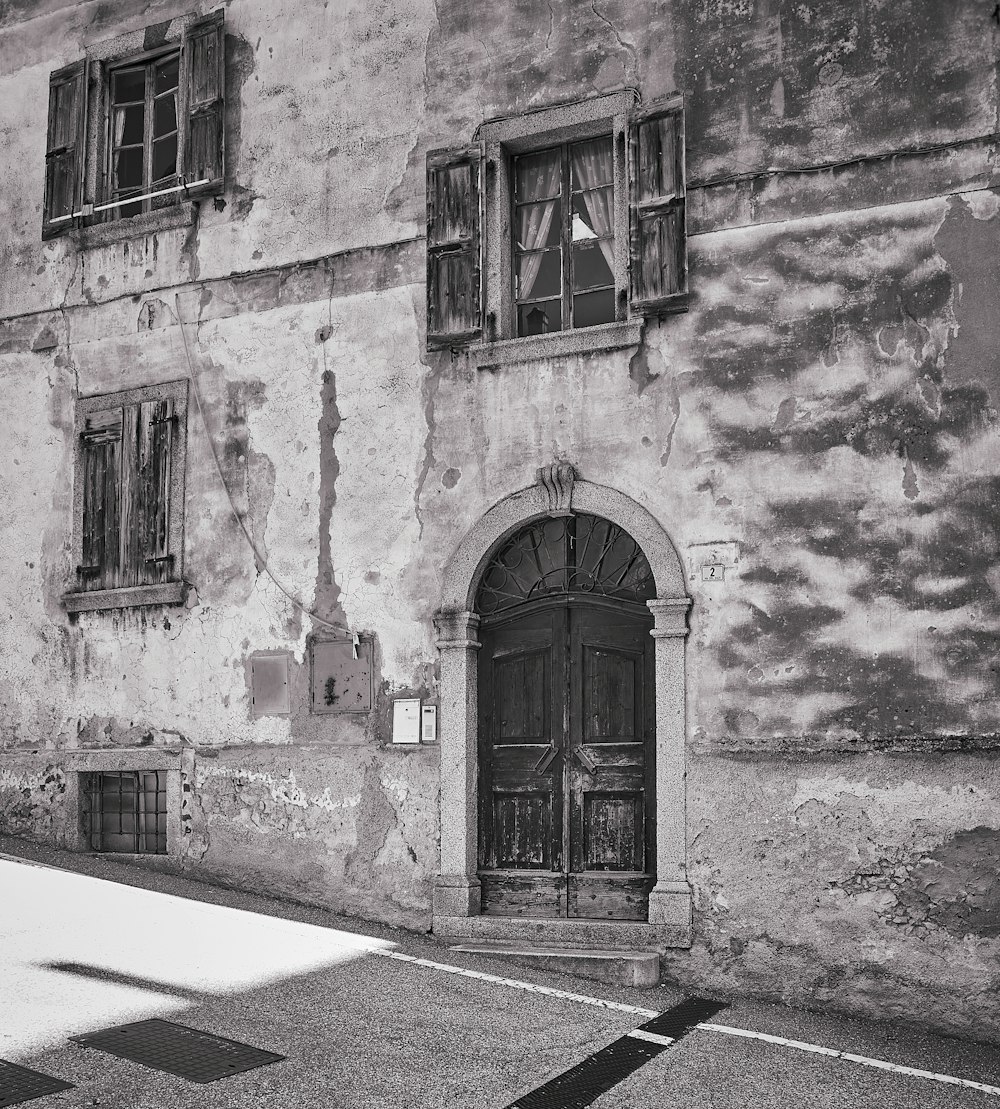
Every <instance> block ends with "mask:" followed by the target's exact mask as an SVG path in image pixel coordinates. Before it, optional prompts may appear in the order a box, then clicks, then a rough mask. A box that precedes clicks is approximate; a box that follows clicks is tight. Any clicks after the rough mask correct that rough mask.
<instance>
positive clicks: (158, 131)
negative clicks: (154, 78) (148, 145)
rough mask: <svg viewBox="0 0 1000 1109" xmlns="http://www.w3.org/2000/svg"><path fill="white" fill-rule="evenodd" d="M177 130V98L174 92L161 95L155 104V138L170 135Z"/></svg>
mask: <svg viewBox="0 0 1000 1109" xmlns="http://www.w3.org/2000/svg"><path fill="white" fill-rule="evenodd" d="M176 130H177V99H176V97H175V96H174V94H173V93H170V95H169V96H161V97H160V99H159V100H157V101H156V102H155V103H154V104H153V138H154V139H158V138H160V136H161V135H169V134H170V132H171V131H176Z"/></svg>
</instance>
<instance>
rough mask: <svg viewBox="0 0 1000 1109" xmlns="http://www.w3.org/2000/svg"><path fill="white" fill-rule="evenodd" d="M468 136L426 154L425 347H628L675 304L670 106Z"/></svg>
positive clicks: (585, 113)
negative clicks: (460, 143)
mask: <svg viewBox="0 0 1000 1109" xmlns="http://www.w3.org/2000/svg"><path fill="white" fill-rule="evenodd" d="M479 137H480V142H479V144H477V145H475V146H473V147H470V148H468V149H465V150H458V151H432V152H431V153H430V154H429V155H428V163H427V168H428V179H427V345H428V347H429V348H430V349H440V348H445V347H456V346H464V345H471V349H472V351H473V352H474V353H477V354H478V352H481V351H487V352H488V353H490V354H495V353H496V351H497V350H498V349H499V348H497V347H496V345H495V344H497V343H500V344H501V345H504V341H505V340H519V339H528V338H529V337H539V336H546V335H550V336H551V335H553V333H559V336H560V337H559V338H558V339H551V340H547V341H546V340H543V341H542V342H543V343H544V342H549V344H550V345H552V349H553V350H566V351H570V350H586V349H592V348H594V347H601V346H605V347H606V346H614V345H628V344H629V342H630V341H631V339H632V338H634V333H635V329H636V328H637V327H638V321H640V320H641V318H642V317H643V316H645V315H649V314H660V313H664V312H673V311H679V310H683V309H684V308H685V307H686V300H687V253H686V237H685V192H684V126H683V107H682V104H681V101H680V100H679V99H676V98H674V99H672V100H669V101H664V102H660V103H657V104H655V105H652V106H650V107H648V108H645V109H642V110H640V109H639V108H638V107H637V105H636V98H635V95H634V94H633V93H630V92H624V93H614V94H611V95H609V96H602V97H597V98H594V99H593V100H587V101H581V102H579V103H576V104H567V105H561V106H559V107H556V108H550V109H545V110H541V111H536V112H532V113H530V114H528V115H524V116H518V117H514V118H511V119H503V120H497V121H492V122H489V123H485V124H483V125H482V126H481V127H480V129H479ZM588 329H590V330H588ZM597 329H600V330H597ZM480 343H485V345H479V344H480ZM553 344H556V345H553ZM529 345H531V344H524V348H525V349H527V346H529ZM535 345H538V344H537V340H536V344H535ZM513 346H515V347H521V346H522V344H518V343H514V344H513Z"/></svg>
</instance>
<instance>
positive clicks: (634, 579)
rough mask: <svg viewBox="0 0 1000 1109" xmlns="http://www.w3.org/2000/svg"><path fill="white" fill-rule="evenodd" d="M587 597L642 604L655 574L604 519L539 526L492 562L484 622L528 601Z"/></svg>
mask: <svg viewBox="0 0 1000 1109" xmlns="http://www.w3.org/2000/svg"><path fill="white" fill-rule="evenodd" d="M569 593H583V594H591V595H593V596H599V597H617V598H619V599H621V600H626V601H636V602H639V603H644V602H646V601H648V600H651V599H652V598H653V597H655V596H656V589H655V586H654V583H653V574H652V571H651V570H650V568H649V563H648V562H647V561H646V556H645V555H644V554H643V553H642V551H641V550H640V549H639V545H638V543H636V541H635V540H634V539H633V538H632V536H631V535H629V534H628V532H625V531H623V530H622V529H621V528H620V527H618V525H617V524H613V523H611V521H610V520H605V519H603V518H602V517H600V516H590V515H588V514H585V513H577V514H576V515H573V516H559V517H548V518H545V519H541V520H536V521H535V522H534V523H533V524H529V525H528V526H527V527H526V528H523V529H522V530H521V531H519V532H517V533H516V534H515V535H514V536H513V537H512V538H511V539H509V540H508V541H507V542H506V543H505V544H504V545H503V546H502V547H501V548H500V549H499V550H498V551H497V553H496V554H495V555H494V556H493V558H492V559H491V560H490V563H489V565H488V566H487V567H486V571H485V572H484V574H483V576H482V580H481V581H480V583H479V591H478V593H477V594H476V611H477V612H478V613H480V614H481V615H483V616H489V615H491V614H492V613H495V612H500V611H502V610H504V609H508V608H513V607H514V606H515V605H519V604H523V603H524V602H525V601H533V600H535V599H537V598H539V597H547V596H552V595H558V594H569Z"/></svg>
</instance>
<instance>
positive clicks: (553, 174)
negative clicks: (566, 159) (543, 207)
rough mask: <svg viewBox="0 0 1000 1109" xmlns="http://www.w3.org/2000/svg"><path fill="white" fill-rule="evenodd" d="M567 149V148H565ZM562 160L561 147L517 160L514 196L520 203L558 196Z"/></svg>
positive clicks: (527, 155)
mask: <svg viewBox="0 0 1000 1109" xmlns="http://www.w3.org/2000/svg"><path fill="white" fill-rule="evenodd" d="M564 149H565V148H564ZM561 162H562V159H561V158H560V150H559V147H556V148H555V149H553V150H540V151H539V152H538V153H537V154H526V155H524V157H522V158H518V159H517V163H516V168H515V174H514V196H515V199H516V200H518V201H523V200H543V199H545V198H546V197H553V196H558V195H559V191H560V187H561V186H560V180H559V176H560V174H559V170H560V166H561Z"/></svg>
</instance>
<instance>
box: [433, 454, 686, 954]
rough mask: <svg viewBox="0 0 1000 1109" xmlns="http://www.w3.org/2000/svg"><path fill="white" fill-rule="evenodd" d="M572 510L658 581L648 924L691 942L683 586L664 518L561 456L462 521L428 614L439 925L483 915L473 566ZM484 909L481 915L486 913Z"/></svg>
mask: <svg viewBox="0 0 1000 1109" xmlns="http://www.w3.org/2000/svg"><path fill="white" fill-rule="evenodd" d="M573 511H579V512H588V513H592V514H593V515H595V516H603V517H604V518H605V519H608V520H610V521H611V522H612V523H615V524H617V525H618V526H619V527H621V528H623V529H624V530H625V531H627V532H628V533H629V534H630V535H631V536H632V538H633V539H635V541H636V542H637V543H638V544H639V546H640V547H641V548H642V551H643V553H644V554H645V556H646V558H647V560H648V562H649V566H650V569H651V571H652V573H653V580H654V582H655V585H656V599H655V600H652V601H649V602H647V603H648V605H649V608H650V610H651V612H652V614H653V620H654V625H653V629H652V632H651V634H652V635H653V637H654V639H655V641H656V646H655V659H656V743H655V752H656V793H657V798H656V809H657V837H656V843H657V849H656V863H657V881H656V886H655V887H654V889H653V891H652V893H651V894H650V898H649V925H650V926H651V927H654V928H655V930H656V940H657V941H658V942H659V943H660V944H662V945H664V946H688V945H689V944H690V936H691V892H690V887H689V885H688V882H687V876H686V836H685V818H684V810H685V804H684V761H685V760H684V748H685V732H686V712H685V680H684V668H685V658H684V655H685V639H686V636H687V611H688V609H689V607H690V605H691V600H690V598H689V597H688V595H687V590H686V583H685V577H684V570H683V566H682V563H681V560H680V558H679V556H678V554H677V550H676V548H675V546H674V544H673V542H672V541H671V539H670V537H669V535H668V534H667V532H666V531H665V530H664V528H663V527H662V526H661V525H660V523H659V521H657V519H656V518H655V517H654V516H653V515H652V513H650V512H649V511H648V510H647V509H645V508H643V507H642V505H640V504H637V503H636V502H635V501H634V500H632V499H631V497H628V496H626V495H625V494H624V493H621V492H619V491H618V490H615V489H610V488H608V487H606V486H603V485H597V484H594V483H593V482H588V481H580V480H577V479H576V478H575V474H574V472H573V468H572V467H571V466H570V465H569V464H568V463H557V464H555V465H552V466H547V467H543V468H542V469H541V470H539V472H538V483H537V484H536V485H533V486H531V487H530V488H528V489H522V490H519V491H518V492H516V493H512V494H510V495H509V496H507V497H505V498H504V499H503V500H501V501H499V502H497V504H495V505H493V507H492V508H490V509H489V510H488V511H487V512H486V513H485V514H484V515H483V516H482V517H480V519H479V520H478V521H477V522H476V523H475V524H474V525H473V527H472V528H471V529H470V530H469V531H468V533H467V534H466V535H465V537H464V538H463V539H462V541H461V543H459V545H458V547H457V549H456V550H455V552H454V554H453V555H452V556H451V558H450V559H449V560H448V563H447V566H446V567H445V573H444V580H443V584H442V590H441V605H440V607H439V609H438V611H437V612H436V613H435V616H434V624H435V628H436V629H437V640H436V643H437V647H438V649H439V651H440V652H441V682H440V700H441V706H440V715H439V737H440V744H441V794H440V796H441V801H440V806H441V810H440V833H441V862H440V872H439V874H438V876H437V878H436V880H435V887H434V930H435V931H436V932H439V933H441V934H444V935H449V934H452V935H467V934H469V932H470V931H471V930H472V928H471V922H470V920H469V918H470V917H476V916H478V915H479V904H480V886H479V879H478V878H477V876H476V872H477V846H478V845H477V835H478V829H477V758H478V750H477V728H478V700H477V698H478V690H477V651H478V649H479V646H480V644H479V639H478V628H479V617H478V615H477V614H476V613H475V612H474V611H473V605H474V601H475V594H476V589H477V587H478V584H479V579H480V576H481V574H482V572H483V570H484V569H485V567H486V565H487V564H488V562H489V560H490V558H491V557H492V555H493V554H494V552H495V551H496V550H497V549H498V547H499V546H500V545H501V544H502V543H503V542H504V541H505V540H506V539H507V538H508V537H509V536H511V535H512V534H513V533H514V532H515V531H517V530H518V529H519V528H522V527H524V526H525V525H526V524H529V523H531V522H532V521H534V520H537V519H539V518H541V517H543V516H560V515H562V516H565V515H570V514H571V513H572V512H573ZM484 919H485V918H484Z"/></svg>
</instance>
